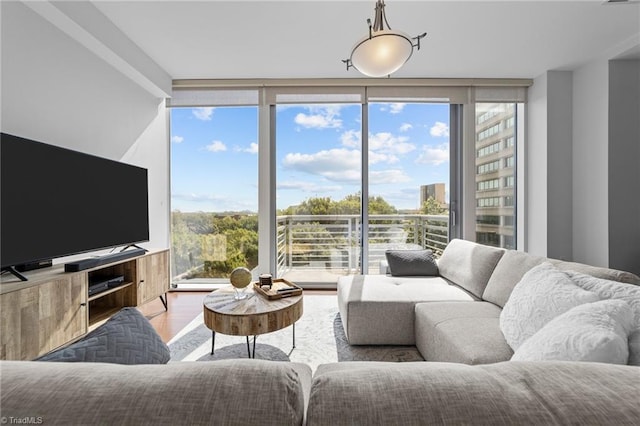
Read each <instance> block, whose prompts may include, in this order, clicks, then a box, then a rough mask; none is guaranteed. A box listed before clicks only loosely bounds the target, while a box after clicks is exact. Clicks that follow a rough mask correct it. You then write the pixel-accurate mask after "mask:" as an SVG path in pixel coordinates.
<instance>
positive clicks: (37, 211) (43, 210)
mask: <svg viewBox="0 0 640 426" xmlns="http://www.w3.org/2000/svg"><path fill="white" fill-rule="evenodd" d="M0 137H1V142H0V160H1V161H0V162H1V164H0V165H1V169H0V178H1V180H0V186H1V190H2V192H1V193H0V197H1V200H0V202H1V204H0V210H1V223H0V241H1V247H0V250H1V251H0V260H1V263H2V268H6V267H10V266H15V265H20V264H24V263H30V262H38V261H43V260H49V259H54V258H57V257H62V256H68V255H72V254H77V253H82V252H88V251H93V250H98V249H104V248H110V247H117V246H124V245H128V244H135V243H140V242H144V241H148V240H149V205H148V184H147V170H146V169H144V168H141V167H136V166H132V165H128V164H124V163H120V162H118V161H113V160H108V159H105V158H100V157H96V156H93V155H88V154H83V153H80V152H77V151H72V150H69V149H64V148H60V147H56V146H53V145H48V144H45V143H41V142H36V141H33V140H29V139H24V138H21V137H17V136H12V135H9V134H5V133H1V134H0Z"/></svg>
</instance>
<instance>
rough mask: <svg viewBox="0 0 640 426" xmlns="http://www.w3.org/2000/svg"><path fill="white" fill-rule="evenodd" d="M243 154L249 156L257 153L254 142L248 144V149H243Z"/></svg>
mask: <svg viewBox="0 0 640 426" xmlns="http://www.w3.org/2000/svg"><path fill="white" fill-rule="evenodd" d="M243 151H244V152H248V153H249V154H257V153H258V144H257V143H255V142H251V143H250V144H249V148H245V149H243Z"/></svg>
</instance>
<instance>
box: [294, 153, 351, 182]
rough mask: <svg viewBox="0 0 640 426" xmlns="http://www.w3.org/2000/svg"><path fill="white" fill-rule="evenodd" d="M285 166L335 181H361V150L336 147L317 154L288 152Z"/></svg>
mask: <svg viewBox="0 0 640 426" xmlns="http://www.w3.org/2000/svg"><path fill="white" fill-rule="evenodd" d="M282 165H283V166H284V167H285V168H288V169H293V170H298V171H301V172H304V173H309V174H312V175H317V176H322V177H324V178H326V179H328V180H331V181H333V182H350V183H352V182H359V181H360V151H358V150H349V149H344V148H336V149H330V150H325V151H319V152H316V153H315V154H300V153H290V154H287V155H286V156H285V158H284V160H283V161H282Z"/></svg>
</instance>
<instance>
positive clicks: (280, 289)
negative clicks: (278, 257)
mask: <svg viewBox="0 0 640 426" xmlns="http://www.w3.org/2000/svg"><path fill="white" fill-rule="evenodd" d="M253 290H254V291H255V292H256V293H259V294H261V295H262V296H264V297H266V298H267V299H269V300H276V299H282V298H283V297H289V296H299V295H301V294H302V288H301V287H298V286H297V285H295V284H294V283H292V282H291V281H287V280H285V279H284V278H275V279H274V280H273V284H272V285H271V288H269V287H267V286H264V287H260V282H259V281H256V282H254V283H253Z"/></svg>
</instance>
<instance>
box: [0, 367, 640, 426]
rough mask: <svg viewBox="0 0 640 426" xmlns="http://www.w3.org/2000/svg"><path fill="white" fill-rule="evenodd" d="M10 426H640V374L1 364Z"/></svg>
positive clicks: (615, 370) (0, 402)
mask: <svg viewBox="0 0 640 426" xmlns="http://www.w3.org/2000/svg"><path fill="white" fill-rule="evenodd" d="M0 373H1V374H0V389H1V392H0V410H1V413H0V415H1V416H2V419H3V423H6V424H18V423H20V424H26V423H29V424H46V425H65V426H70V425H97V424H104V425H107V424H108V425H116V424H117V425H154V426H155V425H172V426H174V425H238V426H240V425H241V426H252V425H256V426H258V425H259V426H269V425H277V426H285V425H302V424H305V422H306V424H307V425H309V426H316V425H321V426H324V425H326V426H335V425H366V426H371V425H384V426H389V425H402V426H407V425H440V424H449V425H471V424H473V425H542V424H554V425H604V424H611V425H617V426H619V425H637V424H639V423H640V422H639V421H640V404H638V394H640V368H638V367H631V366H621V365H611V364H603V363H584V362H544V363H543V362H512V361H510V362H502V363H496V364H490V365H476V366H470V365H465V364H454V363H438V362H407V363H380V362H342V363H333V364H324V365H320V366H319V367H318V369H317V370H316V372H315V374H314V375H313V377H312V374H311V369H310V368H309V367H308V366H306V365H304V364H295V363H289V362H281V361H263V360H254V359H238V360H224V361H209V362H177V363H169V364H162V365H119V364H104V363H61V362H32V361H2V362H0Z"/></svg>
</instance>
